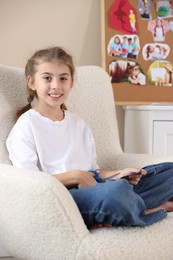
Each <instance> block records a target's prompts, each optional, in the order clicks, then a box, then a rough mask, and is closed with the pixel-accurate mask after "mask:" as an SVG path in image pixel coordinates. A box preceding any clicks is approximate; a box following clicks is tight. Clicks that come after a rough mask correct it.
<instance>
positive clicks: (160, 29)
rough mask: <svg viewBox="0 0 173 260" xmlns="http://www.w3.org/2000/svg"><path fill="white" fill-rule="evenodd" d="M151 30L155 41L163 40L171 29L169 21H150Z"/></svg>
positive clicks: (149, 27)
mask: <svg viewBox="0 0 173 260" xmlns="http://www.w3.org/2000/svg"><path fill="white" fill-rule="evenodd" d="M147 29H148V30H149V31H151V33H152V36H153V39H154V41H155V42H163V41H164V40H165V35H166V33H167V32H169V31H170V27H169V23H168V21H166V20H164V19H155V20H151V21H149V22H148V28H147Z"/></svg>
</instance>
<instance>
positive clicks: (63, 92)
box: [28, 62, 73, 109]
mask: <svg viewBox="0 0 173 260" xmlns="http://www.w3.org/2000/svg"><path fill="white" fill-rule="evenodd" d="M36 69H37V72H36V73H35V75H34V77H31V76H30V77H28V86H29V87H30V88H31V89H32V90H35V91H36V93H37V96H38V106H39V108H41V109H45V108H56V109H57V108H59V109H60V106H61V104H62V103H64V101H65V100H66V99H67V97H68V95H69V92H70V90H71V88H72V86H73V80H72V76H71V73H70V70H69V68H68V67H67V66H66V65H64V64H62V63H58V62H43V63H41V64H39V65H37V67H36Z"/></svg>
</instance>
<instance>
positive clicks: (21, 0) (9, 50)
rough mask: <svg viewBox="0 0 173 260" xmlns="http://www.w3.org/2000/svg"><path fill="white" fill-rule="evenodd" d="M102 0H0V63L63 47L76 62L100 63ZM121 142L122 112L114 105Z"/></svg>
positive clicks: (19, 63)
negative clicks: (41, 50) (51, 47)
mask: <svg viewBox="0 0 173 260" xmlns="http://www.w3.org/2000/svg"><path fill="white" fill-rule="evenodd" d="M100 3H101V0H0V32H1V34H0V46H1V48H0V63H1V64H4V65H8V66H14V67H21V68H23V67H24V66H25V63H26V61H27V59H28V58H29V57H30V55H31V54H32V53H33V52H34V51H35V50H37V49H40V48H45V47H49V46H55V45H58V46H61V47H64V48H66V49H67V50H68V51H69V52H70V53H71V54H72V55H73V57H74V60H75V63H76V65H77V66H79V65H98V66H101V17H100ZM117 116H118V122H119V123H118V124H119V130H120V139H121V143H122V145H123V113H122V109H121V107H118V108H117Z"/></svg>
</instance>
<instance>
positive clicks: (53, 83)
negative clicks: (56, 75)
mask: <svg viewBox="0 0 173 260" xmlns="http://www.w3.org/2000/svg"><path fill="white" fill-rule="evenodd" d="M52 89H53V90H55V89H60V84H59V82H58V81H57V80H55V81H54V82H52Z"/></svg>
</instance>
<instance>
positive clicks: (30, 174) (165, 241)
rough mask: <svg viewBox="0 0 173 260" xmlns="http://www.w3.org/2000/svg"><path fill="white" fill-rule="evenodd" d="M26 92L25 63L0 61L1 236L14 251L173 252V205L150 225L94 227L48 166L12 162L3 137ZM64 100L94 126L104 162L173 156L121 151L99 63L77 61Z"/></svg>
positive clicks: (137, 162) (144, 255)
mask: <svg viewBox="0 0 173 260" xmlns="http://www.w3.org/2000/svg"><path fill="white" fill-rule="evenodd" d="M26 100H27V93H26V91H25V80H24V71H23V69H17V68H13V67H7V66H3V65H0V106H1V109H0V122H1V130H0V241H1V242H2V243H3V245H5V247H6V249H7V250H8V251H9V253H10V255H12V256H14V257H15V258H16V259H26V260H58V259H59V260H65V259H67V260H68V259H69V260H72V259H78V260H85V259H86V260H90V259H95V260H97V259H99V260H114V259H118V260H124V259H125V260H131V259H133V260H139V259H140V260H146V259H147V260H153V259H157V260H158V259H167V260H171V259H173V254H172V247H173V213H169V214H168V216H167V218H166V219H164V220H162V221H160V222H158V223H156V224H153V225H151V226H148V227H146V228H139V227H128V228H127V227H117V228H101V229H95V230H92V231H89V230H88V229H87V228H86V226H85V224H84V222H83V219H82V217H81V215H80V212H79V210H78V208H77V206H76V204H75V202H74V201H73V199H72V197H71V195H70V193H69V192H68V190H67V189H66V188H65V187H64V186H63V185H62V184H61V183H60V182H59V181H57V180H56V179H54V177H52V176H50V175H48V174H47V173H43V172H36V171H29V170H26V169H18V168H15V167H14V166H12V165H10V161H9V159H8V154H7V151H6V147H5V140H6V137H7V135H8V133H9V131H10V129H11V127H12V125H13V124H14V114H15V111H16V109H17V108H18V107H19V106H23V105H25V104H26ZM67 107H68V109H69V110H71V111H73V112H74V113H76V114H78V115H79V116H81V117H82V118H84V119H85V120H86V121H87V122H88V123H89V125H90V126H91V128H92V130H93V134H94V137H95V140H96V147H97V154H98V162H99V165H100V167H102V168H110V169H122V168H126V167H132V166H133V167H143V166H145V165H147V164H150V163H158V162H161V161H172V160H173V156H169V157H168V156H153V155H144V154H125V153H124V152H123V151H122V149H121V146H120V141H119V134H118V127H117V118H116V110H115V104H114V99H113V93H112V86H111V83H110V79H109V76H108V75H107V73H106V72H105V71H104V70H103V69H101V68H100V67H97V66H82V67H77V69H76V83H75V86H74V88H73V90H72V93H71V96H70V97H69V100H68V102H67ZM23 152H24V151H23ZM79 156H80V155H79Z"/></svg>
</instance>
